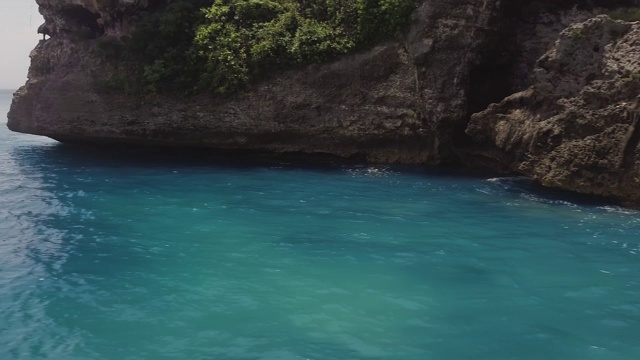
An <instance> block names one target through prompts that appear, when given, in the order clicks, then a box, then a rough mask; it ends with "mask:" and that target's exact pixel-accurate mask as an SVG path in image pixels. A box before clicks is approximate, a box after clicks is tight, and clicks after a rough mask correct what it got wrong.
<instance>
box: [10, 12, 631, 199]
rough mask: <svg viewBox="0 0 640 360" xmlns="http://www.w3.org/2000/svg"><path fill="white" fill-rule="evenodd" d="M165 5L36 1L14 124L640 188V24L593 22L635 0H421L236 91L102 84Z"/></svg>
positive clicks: (610, 190)
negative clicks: (106, 48) (389, 33)
mask: <svg viewBox="0 0 640 360" xmlns="http://www.w3.org/2000/svg"><path fill="white" fill-rule="evenodd" d="M167 2H169V1H168V0H155V1H154V0H120V1H118V0H37V3H38V4H39V5H40V10H41V12H42V14H43V16H44V18H45V20H46V25H47V29H48V33H49V34H50V35H51V38H50V39H48V40H44V41H41V42H40V43H39V44H38V45H37V46H36V48H35V49H34V51H33V52H32V54H31V60H32V64H31V68H30V70H29V77H28V78H29V80H28V81H27V84H26V85H25V86H23V87H22V88H21V89H20V90H18V92H17V93H16V95H15V97H14V102H13V104H12V107H11V111H10V113H9V116H8V118H9V123H8V126H9V128H10V129H12V130H14V131H20V132H26V133H32V134H38V135H45V136H49V137H52V138H54V139H57V140H60V141H63V142H83V143H88V144H93V143H107V144H110V143H114V144H115V143H130V144H137V145H140V144H143V145H144V144H153V145H168V146H198V147H203V148H222V149H243V150H252V151H270V152H303V153H328V154H333V155H338V156H342V157H358V158H361V159H364V160H366V161H371V162H392V163H411V164H443V163H463V164H466V165H471V166H481V167H482V166H485V167H491V168H494V169H500V170H503V171H510V172H517V173H522V174H526V175H529V176H533V177H534V178H536V179H538V180H539V181H540V182H542V183H543V184H545V185H548V186H555V187H560V188H566V189H571V190H576V191H580V192H586V193H596V194H601V195H612V196H617V197H623V198H627V197H630V196H631V195H630V194H636V193H640V190H638V188H639V187H638V184H637V183H636V182H635V181H636V180H634V179H635V178H634V175H633V174H634V173H637V171H638V167H637V165H636V159H637V156H638V155H637V152H638V151H640V150H638V149H637V146H638V142H639V141H638V139H637V138H640V136H639V135H637V134H636V132H635V131H634V129H635V123H636V122H637V118H638V116H637V106H638V105H637V95H638V85H637V83H638V81H639V80H638V79H636V77H637V75H636V73H637V71H638V69H637V66H638V62H637V61H638V59H640V57H639V56H638V48H639V44H638V42H639V41H640V36H639V35H638V31H637V26H638V25H637V24H633V23H624V22H615V21H612V20H610V19H608V18H603V17H599V18H596V19H592V20H588V19H589V18H592V17H593V16H595V15H597V14H598V13H602V12H606V11H608V9H602V8H598V6H600V5H604V6H607V7H609V8H611V7H614V6H618V5H624V6H640V1H637V0H616V1H578V0H575V1H570V0H563V1H552V0H538V1H528V2H520V1H501V0H482V1H477V0H450V1H436V0H424V1H423V2H422V3H421V5H420V7H419V8H418V10H417V11H416V13H415V18H416V20H415V22H414V24H413V26H412V27H411V29H410V30H409V32H408V34H407V35H406V36H405V37H404V38H402V39H399V40H398V41H395V42H388V43H385V44H381V45H379V46H377V47H375V48H373V49H371V50H368V51H365V52H360V53H358V54H355V55H350V56H346V57H343V58H341V59H339V60H338V61H334V62H332V63H328V64H321V65H311V66H308V67H306V68H303V69H299V70H293V71H288V72H283V73H278V74H273V75H272V76H269V77H267V78H266V79H263V80H261V81H260V82H257V83H253V84H250V85H248V86H247V87H246V88H245V89H243V90H242V91H240V92H238V93H236V94H234V95H231V96H224V97H221V96H212V95H202V94H201V95H197V96H191V97H176V96H169V95H162V94H153V93H144V94H139V93H137V94H128V93H124V92H118V91H110V90H109V89H106V88H105V84H106V83H107V82H108V81H109V79H110V78H111V77H112V76H113V75H114V74H115V71H116V69H115V68H114V67H113V66H112V65H111V64H110V63H109V61H107V60H105V57H104V54H103V53H102V50H101V47H100V44H101V43H104V42H105V41H118V39H120V38H122V37H126V36H127V35H129V34H130V33H131V32H132V31H133V30H134V29H135V26H136V21H137V20H136V19H138V18H139V15H140V12H142V11H145V12H154V11H162V8H163V6H164V5H165V4H166V3H167ZM584 21H586V22H584ZM576 22H583V23H580V24H576V25H572V24H574V23H576ZM567 26H570V27H569V28H568V29H567V30H563V29H564V28H566V27H567ZM556 40H557V42H556ZM549 49H552V50H551V51H550V52H547V51H548V50H549ZM545 52H546V54H545ZM543 55H544V56H543ZM541 56H543V57H542V58H541V59H540V60H539V61H538V62H536V60H537V59H538V58H540V57H541ZM529 87H530V88H529ZM527 88H528V90H526V89H527ZM617 88H619V89H621V90H620V91H618V90H615V89H617ZM523 90H524V92H520V91H523ZM514 93H515V94H514ZM511 94H514V95H511ZM503 99H504V100H503ZM634 99H636V100H634ZM491 103H498V104H494V105H489V104H491ZM634 109H636V110H634ZM474 113H477V114H475V115H473V116H472V114H474ZM470 119H471V122H470ZM613 125H615V126H613ZM465 129H466V131H465ZM606 146H609V148H607V149H605V148H606ZM621 146H622V150H621V149H620V147H621ZM563 149H567V150H563ZM569 149H572V150H569ZM203 151H206V150H203ZM633 196H634V197H632V198H633V199H640V198H639V197H638V196H636V195H633Z"/></svg>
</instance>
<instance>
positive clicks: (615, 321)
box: [0, 92, 640, 360]
mask: <svg viewBox="0 0 640 360" xmlns="http://www.w3.org/2000/svg"><path fill="white" fill-rule="evenodd" d="M10 99H11V97H10V93H7V92H0V113H3V114H4V113H6V111H7V110H8V105H9V102H10ZM639 248H640V213H638V212H635V211H628V210H623V209H619V208H616V207H612V206H606V205H603V204H597V203H593V202H591V203H588V202H583V201H579V200H578V199H577V198H572V197H567V196H566V195H563V194H559V193H554V192H548V191H546V192H545V191H541V190H539V189H536V188H535V187H534V186H532V185H531V184H530V183H529V182H528V181H526V180H524V179H518V178H510V179H509V178H508V179H487V178H472V177H461V176H457V177H456V176H449V175H446V174H435V173H429V172H420V171H398V170H394V169H392V168H387V167H384V166H346V165H335V166H326V165H325V166H323V167H316V168H313V167H301V166H292V165H287V164H283V163H278V162H274V161H272V162H263V163H254V164H248V163H246V162H245V163H243V164H241V165H237V164H234V161H233V160H232V159H230V160H229V161H227V162H221V161H217V162H211V161H203V160H194V159H192V158H190V157H186V156H185V157H183V158H181V156H179V155H178V156H173V157H171V158H169V159H167V158H164V159H163V158H162V157H159V156H151V155H145V156H132V155H114V156H108V155H106V154H104V153H95V154H92V153H87V152H86V151H78V150H74V149H69V148H67V147H64V146H61V145H58V144H57V143H55V142H53V141H50V140H47V139H42V138H37V137H31V136H26V135H20V134H14V133H10V132H9V131H8V130H6V129H5V128H4V126H1V127H0V359H3V360H11V359H114V360H115V359H269V360H279V359H282V360H289V359H314V360H317V359H331V360H336V359H407V360H413V359H416V360H418V359H420V360H424V359H435V360H453V359H456V360H458V359H487V360H499V359H531V360H534V359H535V360H539V359H580V360H590V359H602V360H605V359H606V360H610V359H616V360H617V359H621V360H622V359H625V360H626V359H629V360H632V359H640V249H639Z"/></svg>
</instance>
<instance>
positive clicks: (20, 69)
mask: <svg viewBox="0 0 640 360" xmlns="http://www.w3.org/2000/svg"><path fill="white" fill-rule="evenodd" d="M43 22H44V20H43V19H42V16H41V15H40V14H39V13H38V5H37V4H36V1H35V0H2V5H1V6H0V89H10V90H16V89H17V88H19V87H20V86H22V85H24V83H25V81H27V69H28V67H29V53H30V52H31V50H33V48H34V47H35V46H36V45H37V44H38V40H39V39H40V38H41V36H42V35H38V34H37V33H36V31H37V30H38V26H40V24H42V23H43Z"/></svg>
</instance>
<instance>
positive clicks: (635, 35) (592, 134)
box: [467, 16, 640, 204]
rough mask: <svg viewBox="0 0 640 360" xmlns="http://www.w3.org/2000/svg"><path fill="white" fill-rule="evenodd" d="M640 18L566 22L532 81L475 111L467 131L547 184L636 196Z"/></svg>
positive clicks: (633, 199)
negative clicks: (517, 91)
mask: <svg viewBox="0 0 640 360" xmlns="http://www.w3.org/2000/svg"><path fill="white" fill-rule="evenodd" d="M639 112H640V23H625V22H622V21H614V20H611V19H610V18H609V17H607V16H598V17H596V18H592V19H589V20H587V21H585V22H582V23H579V24H575V25H573V26H571V27H569V28H567V29H566V30H564V31H563V32H562V33H561V35H560V38H559V39H558V41H557V42H556V44H555V46H554V48H553V49H552V50H551V51H549V52H548V53H547V54H545V55H544V56H543V57H542V58H540V60H539V61H538V62H537V66H536V69H535V76H534V84H533V86H532V87H531V88H529V89H528V90H525V91H523V92H520V93H516V94H514V95H511V96H509V97H507V98H506V99H505V100H503V101H502V102H501V103H499V104H494V105H491V106H490V107H489V108H488V109H486V110H485V111H482V112H480V113H477V114H474V115H473V116H472V117H471V122H470V123H469V126H468V128H467V134H469V135H470V136H472V137H473V138H474V139H475V140H476V141H478V142H479V143H481V144H486V145H491V146H492V147H493V149H494V152H498V153H502V154H506V156H507V159H508V162H509V166H510V168H511V169H512V170H514V171H516V172H519V173H521V174H524V175H527V176H531V177H533V178H534V179H536V180H538V181H539V182H540V183H542V184H543V185H545V186H552V187H558V188H562V189H568V190H573V191H578V192H581V193H587V194H597V195H603V196H611V197H616V198H618V199H620V200H623V201H624V202H626V203H634V204H638V203H640V183H639V181H640V179H639V178H640V162H639V161H638V160H639V159H640V157H639V156H640V149H639V148H638V143H639V141H640V131H638V126H637V125H638V119H639V117H640V116H639Z"/></svg>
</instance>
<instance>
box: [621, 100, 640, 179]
mask: <svg viewBox="0 0 640 360" xmlns="http://www.w3.org/2000/svg"><path fill="white" fill-rule="evenodd" d="M637 105H638V106H636V108H635V109H632V110H629V115H628V116H629V117H630V118H631V119H630V120H631V126H632V127H633V132H632V133H631V136H630V137H629V139H628V140H627V143H626V145H625V147H624V151H623V153H622V167H623V168H625V169H630V168H632V167H633V165H634V164H635V160H636V157H635V151H636V149H637V148H638V145H640V126H638V125H639V124H638V122H640V100H638V102H637Z"/></svg>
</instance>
